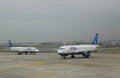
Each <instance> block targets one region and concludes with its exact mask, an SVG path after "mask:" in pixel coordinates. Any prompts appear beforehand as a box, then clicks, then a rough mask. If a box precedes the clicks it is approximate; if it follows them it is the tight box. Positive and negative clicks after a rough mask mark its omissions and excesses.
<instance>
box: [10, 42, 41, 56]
mask: <svg viewBox="0 0 120 78" xmlns="http://www.w3.org/2000/svg"><path fill="white" fill-rule="evenodd" d="M9 48H10V50H12V51H16V52H18V55H20V54H23V53H25V54H28V53H31V54H32V53H34V54H35V53H36V52H39V50H38V49H37V48H36V47H14V46H13V44H12V42H11V41H10V40H9Z"/></svg>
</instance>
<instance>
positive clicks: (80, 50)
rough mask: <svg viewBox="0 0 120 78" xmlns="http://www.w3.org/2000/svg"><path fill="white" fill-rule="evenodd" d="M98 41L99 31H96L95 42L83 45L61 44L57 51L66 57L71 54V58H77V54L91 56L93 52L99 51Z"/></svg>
mask: <svg viewBox="0 0 120 78" xmlns="http://www.w3.org/2000/svg"><path fill="white" fill-rule="evenodd" d="M97 43H98V33H96V35H95V37H94V40H93V44H83V45H64V46H61V47H60V48H59V49H58V50H57V53H58V54H59V55H60V56H62V57H63V58H64V59H65V58H66V56H68V55H71V58H75V55H78V54H82V56H83V57H85V58H89V56H90V55H91V52H95V51H97V49H98V47H99V45H97Z"/></svg>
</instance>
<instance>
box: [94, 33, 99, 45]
mask: <svg viewBox="0 0 120 78" xmlns="http://www.w3.org/2000/svg"><path fill="white" fill-rule="evenodd" d="M93 44H94V45H97V44H98V33H96V35H95V37H94V40H93Z"/></svg>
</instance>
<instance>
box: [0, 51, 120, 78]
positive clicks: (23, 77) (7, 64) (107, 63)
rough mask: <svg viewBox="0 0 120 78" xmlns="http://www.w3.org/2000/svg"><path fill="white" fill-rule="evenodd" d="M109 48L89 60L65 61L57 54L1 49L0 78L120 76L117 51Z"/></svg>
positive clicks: (101, 77)
mask: <svg viewBox="0 0 120 78" xmlns="http://www.w3.org/2000/svg"><path fill="white" fill-rule="evenodd" d="M112 51H113V52H111V50H110V49H105V50H104V49H103V50H100V51H99V52H98V53H92V55H91V57H90V58H89V59H86V58H83V57H82V56H81V55H77V56H76V58H74V59H73V58H70V57H67V59H65V60H63V59H62V58H61V57H60V56H59V55H57V54H56V53H38V54H36V55H17V53H10V52H0V78H120V53H119V52H120V51H115V52H114V50H112ZM109 52H110V53H109Z"/></svg>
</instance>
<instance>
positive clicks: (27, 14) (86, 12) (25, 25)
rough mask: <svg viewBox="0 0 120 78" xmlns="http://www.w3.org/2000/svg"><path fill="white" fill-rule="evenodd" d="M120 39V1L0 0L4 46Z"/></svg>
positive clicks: (0, 21)
mask: <svg viewBox="0 0 120 78" xmlns="http://www.w3.org/2000/svg"><path fill="white" fill-rule="evenodd" d="M96 32H98V33H99V36H100V37H99V38H100V40H120V0H0V43H1V42H7V41H8V40H9V39H10V40H12V41H14V42H31V41H32V42H37V41H75V40H77V41H79V40H91V39H92V38H93V36H94V34H95V33H96Z"/></svg>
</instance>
